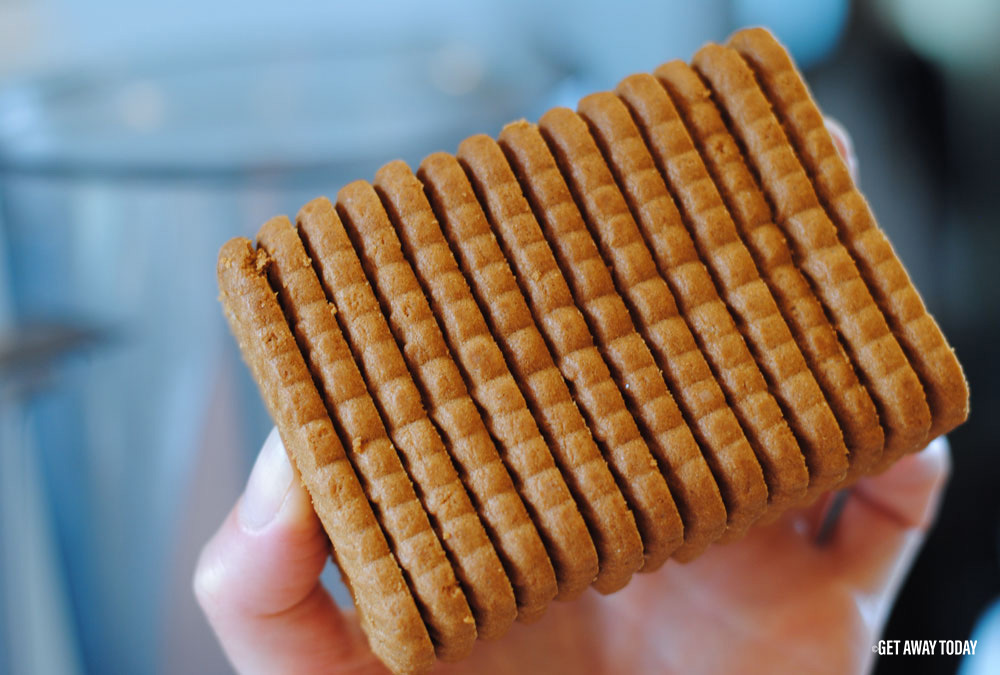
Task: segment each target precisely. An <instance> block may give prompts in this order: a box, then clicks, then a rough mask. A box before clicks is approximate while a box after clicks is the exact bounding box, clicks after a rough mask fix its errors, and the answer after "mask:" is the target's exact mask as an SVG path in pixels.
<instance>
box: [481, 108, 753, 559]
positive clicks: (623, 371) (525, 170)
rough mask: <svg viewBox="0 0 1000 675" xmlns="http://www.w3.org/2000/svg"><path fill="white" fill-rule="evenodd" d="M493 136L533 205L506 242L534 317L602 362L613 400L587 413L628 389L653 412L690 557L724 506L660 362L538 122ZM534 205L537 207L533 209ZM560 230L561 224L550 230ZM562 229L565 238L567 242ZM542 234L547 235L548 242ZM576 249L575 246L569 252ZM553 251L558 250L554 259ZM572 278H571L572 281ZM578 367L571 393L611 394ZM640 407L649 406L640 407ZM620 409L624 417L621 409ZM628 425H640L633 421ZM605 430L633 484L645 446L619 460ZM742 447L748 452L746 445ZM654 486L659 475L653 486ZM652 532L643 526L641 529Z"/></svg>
mask: <svg viewBox="0 0 1000 675" xmlns="http://www.w3.org/2000/svg"><path fill="white" fill-rule="evenodd" d="M499 140H500V146H501V148H502V149H503V151H504V153H505V154H506V156H507V159H508V161H509V163H510V166H511V168H512V169H513V172H514V174H515V175H516V178H517V180H518V181H519V183H520V186H521V189H522V191H523V195H524V197H527V199H528V200H530V202H531V203H530V206H529V204H527V203H524V204H523V207H522V208H524V209H528V211H527V215H525V216H524V217H523V218H522V220H523V221H524V222H526V223H527V224H528V225H527V226H525V227H522V228H520V230H519V231H518V232H519V236H518V237H517V238H516V239H514V238H512V239H511V241H509V242H506V244H505V245H506V248H507V249H508V250H509V251H511V254H510V255H509V256H508V257H510V258H514V259H520V258H528V260H527V261H526V263H525V269H524V271H522V270H521V269H519V270H518V272H519V276H520V277H521V278H523V279H525V281H524V284H525V285H526V286H528V287H529V288H530V289H532V298H533V301H534V303H535V305H537V306H538V307H539V309H540V312H539V313H540V314H541V315H542V317H544V318H541V319H540V320H539V324H541V325H546V323H550V324H552V326H551V329H550V332H551V337H550V342H552V344H554V345H556V346H557V349H561V350H562V353H563V354H564V355H565V357H564V358H565V360H567V361H569V362H570V363H572V360H571V359H576V358H577V357H578V355H581V354H584V353H587V354H593V356H590V357H589V358H591V359H593V360H594V361H595V362H596V363H598V364H599V365H598V368H599V370H600V378H599V379H597V380H596V383H597V384H599V385H600V386H604V387H607V388H608V389H609V390H610V391H611V392H612V394H613V402H614V404H615V405H614V406H613V407H612V408H611V409H610V410H607V409H602V408H601V407H598V406H596V405H594V406H592V408H593V409H592V410H591V411H590V418H591V420H605V419H614V418H615V417H616V416H618V415H620V414H621V413H623V412H625V405H624V400H623V399H622V396H621V392H625V393H626V394H628V395H629V397H630V399H631V402H632V405H633V409H634V410H636V411H637V413H639V416H640V417H648V418H649V422H647V423H646V424H645V425H644V426H646V428H647V430H655V431H653V432H650V431H647V433H649V435H650V437H651V438H655V439H658V440H657V442H655V443H654V446H653V449H656V450H657V451H658V455H657V459H658V462H657V464H658V468H659V470H660V471H661V472H662V473H663V475H664V477H665V478H666V482H667V484H668V486H669V490H670V492H671V493H672V494H673V496H674V499H675V500H676V503H677V508H678V510H679V511H680V515H681V520H682V524H683V528H684V529H683V532H684V543H683V545H681V546H680V547H679V548H677V549H676V550H675V551H674V553H673V554H672V555H673V557H674V558H676V559H678V560H682V561H684V560H690V559H692V558H694V557H696V556H697V555H698V554H699V553H700V552H701V551H702V550H704V548H705V547H706V546H707V545H708V544H709V543H711V542H712V541H715V540H716V539H718V538H719V537H720V536H721V535H722V533H723V532H724V531H725V527H726V509H725V506H724V504H723V502H722V497H721V495H720V492H719V487H718V485H717V483H716V480H715V477H714V476H713V475H712V472H711V470H710V469H709V465H708V463H707V462H706V461H705V458H704V456H702V452H701V449H700V448H699V447H698V444H697V442H696V441H695V438H694V436H693V435H692V433H691V429H690V428H689V427H688V425H687V423H686V422H685V421H684V419H683V417H682V416H681V412H680V410H679V409H678V407H677V403H676V402H675V401H674V399H673V396H671V394H670V391H669V390H668V389H667V386H666V383H665V381H664V379H663V374H662V373H661V372H660V370H659V368H658V367H657V366H656V363H655V361H654V360H653V356H652V354H651V353H650V352H649V348H648V347H647V346H646V343H645V342H643V340H642V337H640V336H639V334H638V333H636V331H635V326H634V325H633V324H632V320H631V318H630V317H629V315H628V310H627V309H626V308H625V305H624V303H623V302H622V300H621V297H619V296H618V294H617V292H616V291H615V289H614V284H613V282H612V281H611V276H610V274H608V271H607V268H606V267H605V266H604V264H603V263H602V262H601V260H600V254H599V253H598V251H597V247H596V245H594V243H593V240H592V239H591V238H590V235H589V233H587V230H586V225H585V224H584V223H583V219H582V218H581V216H580V213H579V211H578V210H577V209H576V208H575V206H573V204H572V196H571V195H570V193H569V189H568V188H567V186H566V183H565V181H564V180H563V179H562V176H561V174H560V173H559V169H558V167H557V166H556V164H555V160H554V159H553V158H552V154H551V153H550V152H549V150H548V148H547V147H546V145H545V141H544V140H543V139H542V137H541V135H540V134H539V132H538V129H537V128H536V127H535V126H534V125H533V124H529V123H527V122H523V121H522V122H514V123H512V124H508V125H507V126H506V127H504V129H503V131H502V132H501V134H500V139H499ZM524 197H522V200H523V199H524ZM532 211H533V213H532ZM534 214H538V217H537V219H536V217H535V215H534ZM539 224H541V226H542V227H544V228H545V230H547V231H548V233H549V237H550V239H552V240H553V241H554V243H552V244H550V243H549V242H547V241H546V240H545V236H546V235H545V233H544V232H542V229H541V227H539ZM556 232H560V234H555V233H556ZM574 238H578V239H580V240H581V241H582V242H584V245H583V246H577V247H574V246H573V245H572V243H571V242H570V240H572V239H574ZM501 239H502V240H504V239H505V237H504V236H501ZM563 239H565V240H566V241H567V242H570V243H569V244H568V245H565V246H564V245H563V244H562V240H563ZM535 242H540V243H538V244H536V243H535ZM541 243H544V244H545V246H544V248H543V247H542V246H541ZM529 248H531V249H532V250H537V251H540V252H541V253H539V254H537V255H536V256H533V257H530V258H529V257H528V256H526V255H524V254H515V253H514V252H515V251H523V250H526V249H529ZM560 248H562V249H564V250H560ZM553 251H555V254H554V253H553ZM574 253H576V254H578V255H577V256H576V257H574ZM557 257H558V258H560V259H561V260H557ZM560 268H561V269H560ZM591 268H594V269H591ZM571 284H572V286H573V288H571V287H570V286H571ZM574 289H575V290H574ZM574 294H575V295H574ZM608 304H611V305H614V307H615V308H616V309H615V311H610V312H608V311H601V307H602V305H608ZM578 305H579V307H581V308H584V309H586V308H587V307H588V306H589V307H590V308H591V309H592V310H593V311H592V312H591V314H592V319H593V320H594V323H595V324H598V328H599V330H600V333H601V334H602V335H603V336H604V340H603V345H602V347H603V348H604V350H605V352H607V353H609V355H610V357H611V361H612V362H613V363H615V364H618V366H619V367H618V368H617V370H618V375H619V381H620V382H621V385H622V386H621V388H620V389H619V390H616V389H615V387H616V386H617V385H616V384H612V383H609V382H608V380H609V379H610V375H611V374H610V372H609V370H608V368H607V365H606V364H605V363H604V362H603V360H602V357H601V356H600V354H598V353H594V352H596V349H595V346H594V340H593V338H592V335H591V329H590V327H589V326H588V325H587V322H586V318H585V317H584V316H583V314H582V313H581V312H580V309H578ZM616 319H617V320H616ZM595 332H597V331H595ZM627 359H632V360H633V363H632V364H627V365H628V366H629V367H625V366H626V360H627ZM581 370H584V371H585V372H587V373H588V375H591V377H589V378H588V379H587V380H585V381H581V380H580V379H579V378H577V380H576V381H574V386H575V391H576V397H577V399H578V400H588V401H592V402H593V403H595V404H596V403H601V402H603V401H605V400H608V399H607V398H606V397H600V396H586V395H585V394H584V393H583V392H584V391H585V390H586V388H587V387H592V386H593V385H592V384H590V382H591V381H592V380H593V378H592V374H593V372H596V371H594V370H593V369H592V368H587V369H581ZM564 372H567V373H568V374H569V373H572V372H574V371H573V369H572V368H571V367H570V368H567V369H566V370H564ZM643 411H646V412H647V413H648V414H646V415H644V414H643ZM622 416H623V417H625V418H626V419H629V418H628V416H627V413H625V414H624V415H622ZM629 421H630V422H631V420H629ZM603 424H605V423H602V422H598V421H594V422H592V426H593V427H594V428H595V435H597V436H598V437H599V438H600V437H601V432H599V431H597V430H596V429H597V428H598V426H602V425H603ZM628 426H629V428H630V429H636V427H635V423H634V422H631V424H629V425H628ZM618 434H620V431H617V430H616V432H615V435H618ZM606 438H607V436H606ZM612 438H613V437H612ZM633 438H634V437H633ZM608 440H610V439H608ZM608 440H605V446H606V447H608V456H609V460H610V461H611V463H612V466H615V463H616V461H617V462H619V463H621V462H623V460H627V462H629V463H622V467H623V470H620V471H619V473H618V475H619V483H620V484H621V485H622V486H623V490H625V491H626V494H628V490H629V486H631V485H635V486H638V485H639V483H640V481H639V479H638V478H637V477H635V476H631V475H630V473H629V471H628V470H627V468H628V467H629V466H630V465H631V466H635V467H636V468H638V469H639V471H641V472H645V471H646V469H644V465H650V462H649V461H648V457H650V452H649V449H647V448H643V447H642V444H636V448H637V449H636V450H635V451H634V456H635V458H634V459H628V458H626V457H623V459H622V460H615V459H613V458H614V457H615V455H616V454H617V453H618V452H619V451H618V450H616V448H615V447H614V446H615V444H614V443H613V442H608ZM625 447H628V446H625ZM747 452H750V450H749V448H747ZM751 458H752V456H751ZM754 463H756V460H754ZM758 471H759V469H758ZM633 472H634V470H633ZM640 475H641V474H640ZM659 489H660V488H659V487H658V483H657V487H656V490H659ZM636 498H641V499H644V500H649V499H653V500H655V499H656V497H655V492H653V493H651V492H650V490H649V489H648V488H647V489H643V490H642V491H641V492H639V493H638V494H636V495H634V497H633V499H632V501H633V502H634V500H635V499H636ZM646 508H648V507H646ZM633 509H634V510H635V511H636V512H637V513H639V512H641V511H642V510H643V508H642V507H641V506H639V505H634V506H633ZM640 522H641V518H640ZM650 525H652V523H650ZM640 529H641V530H642V531H643V532H644V533H645V532H646V531H647V530H649V529H650V527H649V526H648V525H647V526H645V527H641V528H640ZM649 536H650V535H649V534H645V536H644V539H648V537H649Z"/></svg>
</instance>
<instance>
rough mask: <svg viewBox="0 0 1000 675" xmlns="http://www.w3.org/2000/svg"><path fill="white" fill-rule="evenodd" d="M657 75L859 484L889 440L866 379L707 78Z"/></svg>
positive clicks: (681, 67) (684, 70)
mask: <svg viewBox="0 0 1000 675" xmlns="http://www.w3.org/2000/svg"><path fill="white" fill-rule="evenodd" d="M654 74H655V75H656V77H657V78H658V79H659V82H660V84H661V85H662V86H663V87H664V88H665V89H666V91H667V93H668V95H669V96H670V97H671V99H672V100H673V102H674V104H675V105H676V107H677V110H678V112H679V113H680V116H681V117H682V119H683V120H684V123H685V126H686V128H687V130H688V133H689V134H690V135H691V137H692V139H693V141H694V143H695V144H696V145H697V147H698V150H699V151H700V152H701V157H702V160H703V161H704V162H705V165H706V166H707V167H708V170H709V172H710V173H711V174H712V178H713V179H714V181H715V185H716V187H717V188H718V190H719V193H720V194H721V195H722V198H723V199H724V200H725V203H726V206H727V207H728V208H729V212H730V215H731V216H732V217H733V221H734V222H735V224H736V227H737V229H738V230H739V233H740V236H741V237H742V239H743V242H744V243H745V244H746V246H747V248H748V249H749V251H750V254H751V255H752V256H753V259H754V262H755V263H756V264H757V269H758V270H760V274H761V277H762V278H763V279H764V280H765V281H766V282H767V285H768V288H770V289H771V292H772V293H773V294H774V298H775V300H776V301H777V303H778V307H779V308H780V309H781V313H782V315H783V316H784V317H785V320H786V321H787V322H788V327H789V328H790V329H791V331H792V333H793V334H794V335H795V340H796V342H797V343H798V345H799V347H800V348H801V349H802V354H803V356H804V357H805V358H806V360H807V361H808V363H809V367H810V368H811V369H812V372H813V374H814V375H815V376H816V380H817V382H818V383H819V385H820V387H822V389H823V393H824V394H825V395H826V400H827V402H828V403H829V404H830V408H831V409H832V410H833V412H834V415H836V417H837V422H838V423H839V424H840V428H841V431H842V432H843V435H844V441H845V443H846V445H847V449H848V451H849V453H850V455H849V468H848V472H847V475H846V476H845V481H846V482H852V481H853V480H855V479H857V478H858V477H859V476H862V475H864V474H866V473H868V472H869V471H870V470H871V469H872V468H873V467H874V466H875V464H876V462H878V460H879V458H881V456H882V446H883V445H884V443H885V436H884V434H883V433H882V426H881V425H880V424H879V419H878V411H877V410H876V409H875V403H874V402H873V401H872V398H871V395H870V394H869V393H868V390H867V389H865V387H864V385H862V384H861V382H860V381H859V380H858V376H857V374H856V373H855V372H854V366H853V365H852V363H851V360H850V358H849V357H848V356H847V353H846V352H845V351H844V348H843V346H842V345H841V344H840V340H839V339H838V338H837V333H836V331H834V329H833V326H832V325H830V321H829V320H828V319H827V317H826V314H824V312H823V306H822V305H821V304H820V302H819V299H818V298H817V297H816V294H815V293H814V292H813V289H812V288H811V287H810V286H809V282H808V281H806V279H805V277H804V276H802V272H801V271H799V269H798V268H797V267H796V266H795V263H794V260H793V259H792V252H791V250H790V249H789V247H788V242H787V241H786V240H785V236H784V235H783V234H782V233H781V231H780V230H779V229H778V227H777V226H776V225H775V224H774V218H773V217H772V215H771V207H770V205H769V204H768V203H767V201H766V200H765V199H764V195H763V194H762V193H761V191H760V187H759V186H758V185H757V182H756V179H755V178H754V177H753V175H752V174H751V173H750V170H749V169H748V168H747V166H746V163H745V162H744V159H743V155H742V154H741V153H740V149H739V148H738V147H737V146H736V142H735V141H734V140H733V137H732V135H731V134H730V133H729V130H728V129H727V128H726V125H725V123H724V122H723V121H722V117H721V115H720V114H719V111H718V109H717V108H716V107H715V104H714V103H713V102H712V99H711V94H710V93H709V91H708V89H706V88H705V85H704V84H703V83H702V81H701V78H699V77H698V75H697V74H696V73H695V72H694V71H693V70H692V69H691V67H690V66H688V65H687V64H686V63H684V62H682V61H671V62H669V63H666V64H663V65H661V66H660V67H659V68H657V69H656V71H655V72H654Z"/></svg>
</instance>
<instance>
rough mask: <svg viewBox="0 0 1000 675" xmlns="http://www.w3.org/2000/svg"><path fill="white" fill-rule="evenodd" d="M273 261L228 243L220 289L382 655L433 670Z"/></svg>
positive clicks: (423, 631)
mask: <svg viewBox="0 0 1000 675" xmlns="http://www.w3.org/2000/svg"><path fill="white" fill-rule="evenodd" d="M268 263H269V261H268V257H267V255H266V254H265V253H264V252H262V251H261V252H254V250H253V247H252V246H251V244H250V242H249V241H248V240H247V239H242V238H240V239H233V240H231V241H229V242H228V243H227V244H226V245H225V246H223V247H222V250H221V251H220V252H219V265H218V275H219V289H220V300H221V302H222V305H223V308H224V309H225V313H226V317H227V318H228V319H229V325H230V327H231V328H232V331H233V334H234V335H235V336H236V339H237V342H238V343H239V345H240V351H241V352H242V353H243V357H244V358H245V359H246V361H247V363H248V364H249V366H250V369H251V371H252V372H253V375H254V379H255V380H256V381H257V383H258V386H259V387H260V390H261V394H262V396H263V398H264V401H265V403H266V404H267V407H268V409H269V410H270V412H271V415H272V416H273V418H274V420H275V422H276V424H277V425H278V430H279V431H280V432H281V437H282V441H283V442H284V444H285V448H286V449H287V450H288V453H289V456H290V457H291V460H292V462H293V463H294V464H295V466H296V467H297V468H298V471H299V474H300V476H301V480H302V482H303V483H304V484H305V486H306V488H307V489H308V491H309V494H310V496H311V497H312V502H313V507H314V508H315V509H316V513H317V514H318V515H319V517H320V520H321V521H322V523H323V527H324V528H325V529H326V532H327V534H328V535H329V536H330V541H331V542H332V544H333V556H334V558H335V560H336V562H337V564H338V566H339V567H340V571H341V574H342V575H343V578H344V581H345V583H346V584H347V586H348V588H349V589H350V590H351V594H352V596H353V597H354V603H355V606H356V607H357V609H358V617H359V619H360V621H361V627H362V629H363V630H364V632H365V635H366V636H367V637H368V642H369V645H370V646H371V648H372V651H374V652H375V655H376V656H378V658H379V659H381V660H382V662H383V663H385V664H386V665H387V666H388V667H389V668H391V669H392V670H393V671H394V672H397V673H418V672H425V671H427V670H429V669H430V667H431V666H432V665H433V664H434V646H433V644H432V643H431V639H430V636H429V635H428V633H427V628H426V626H425V625H424V621H423V619H422V618H421V616H420V613H419V611H418V609H417V605H416V602H415V601H414V598H413V595H412V594H411V591H410V588H409V587H408V586H407V583H406V580H405V579H404V576H403V573H402V571H401V570H400V568H399V565H398V564H397V561H396V558H395V556H394V555H393V553H392V551H391V550H390V548H389V545H388V542H387V541H386V536H385V534H384V533H383V530H382V527H381V525H380V524H379V522H378V520H377V519H376V517H375V512H374V511H373V510H372V507H371V505H370V503H369V501H368V497H367V495H366V494H365V491H364V489H363V488H362V484H361V482H360V481H359V480H358V476H357V474H356V473H355V469H354V467H353V466H352V464H351V461H350V460H349V459H348V457H347V455H346V453H345V452H344V448H343V446H342V445H341V442H340V439H339V438H338V436H337V433H336V431H335V430H334V428H333V424H332V423H331V421H330V416H329V414H328V412H327V410H326V406H325V405H324V403H323V399H322V398H321V397H320V394H319V392H318V391H317V389H316V385H315V384H314V382H313V377H312V374H311V373H310V371H309V368H308V367H307V366H306V363H305V360H304V359H303V356H302V353H301V351H300V350H299V346H298V345H297V344H296V342H295V338H294V337H293V336H292V332H291V330H290V329H289V327H288V323H287V322H286V320H285V316H284V314H283V313H282V310H281V307H280V306H279V305H278V301H277V300H276V298H275V295H274V292H273V291H272V289H271V287H270V286H269V284H268V282H267V279H266V278H265V269H266V267H267V265H268Z"/></svg>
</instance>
